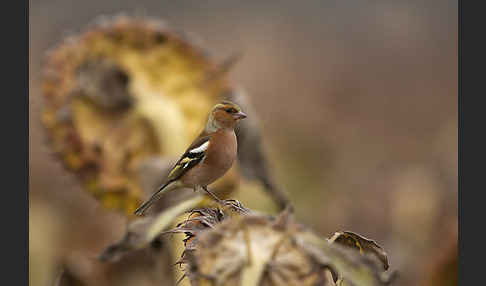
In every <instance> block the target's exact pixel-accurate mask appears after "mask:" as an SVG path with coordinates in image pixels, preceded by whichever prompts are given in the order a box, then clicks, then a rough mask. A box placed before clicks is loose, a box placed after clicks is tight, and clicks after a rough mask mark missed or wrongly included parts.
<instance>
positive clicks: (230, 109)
mask: <svg viewBox="0 0 486 286" xmlns="http://www.w3.org/2000/svg"><path fill="white" fill-rule="evenodd" d="M225 111H226V112H228V113H232V112H233V108H226V109H225Z"/></svg>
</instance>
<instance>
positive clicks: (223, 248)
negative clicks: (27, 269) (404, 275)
mask: <svg viewBox="0 0 486 286" xmlns="http://www.w3.org/2000/svg"><path fill="white" fill-rule="evenodd" d="M171 232H183V233H185V234H186V238H185V239H184V244H185V250H184V252H183V255H182V258H181V260H180V261H179V264H181V265H182V266H183V267H184V273H185V274H184V277H188V278H189V280H190V281H191V285H242V286H243V285H244V286H246V285H269V286H270V285H335V283H338V284H340V285H386V284H387V283H388V279H387V277H386V274H384V272H383V270H382V268H381V267H383V266H378V265H377V264H376V263H374V260H373V258H371V257H370V256H367V255H362V254H360V252H359V251H356V250H355V249H354V248H347V247H343V246H345V245H341V244H340V243H333V242H332V241H330V240H329V241H328V240H327V239H321V238H319V237H318V236H316V235H315V234H313V233H312V232H311V231H310V230H308V229H307V228H305V227H304V226H302V225H301V224H298V223H297V222H295V221H294V219H293V218H292V216H291V215H290V212H289V211H284V212H283V213H282V214H280V215H279V216H278V217H270V216H266V215H262V214H257V213H254V212H249V213H238V214H236V215H234V214H233V215H231V214H230V213H229V211H228V210H226V211H222V210H220V209H211V208H204V209H199V210H196V211H194V212H192V213H191V214H190V215H189V216H188V218H187V219H186V220H185V221H183V222H182V223H180V224H179V225H178V226H177V228H176V229H174V230H172V231H171ZM353 235H354V236H353V237H354V238H355V239H356V241H360V243H361V245H365V241H369V240H366V239H364V238H362V237H361V236H359V235H356V234H353ZM337 241H341V239H338V240H337ZM380 249H381V248H380ZM184 277H183V278H184Z"/></svg>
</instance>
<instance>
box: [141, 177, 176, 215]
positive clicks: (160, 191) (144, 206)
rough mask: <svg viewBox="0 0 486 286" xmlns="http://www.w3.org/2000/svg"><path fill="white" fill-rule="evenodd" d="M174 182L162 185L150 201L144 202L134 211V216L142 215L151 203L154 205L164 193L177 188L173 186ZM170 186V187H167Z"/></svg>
mask: <svg viewBox="0 0 486 286" xmlns="http://www.w3.org/2000/svg"><path fill="white" fill-rule="evenodd" d="M173 183H174V181H168V182H167V183H165V184H163V185H162V186H161V187H160V188H159V190H158V191H157V192H155V193H154V194H153V195H152V196H151V197H150V199H148V200H146V201H145V202H144V203H143V204H142V205H141V206H139V207H138V209H136V210H135V212H134V214H135V215H143V214H144V213H145V211H146V210H148V209H149V208H150V207H151V206H152V204H153V203H155V202H156V201H157V200H159V198H160V197H161V196H162V194H163V193H165V192H166V191H169V190H172V189H174V187H177V186H176V184H173ZM169 186H170V187H169Z"/></svg>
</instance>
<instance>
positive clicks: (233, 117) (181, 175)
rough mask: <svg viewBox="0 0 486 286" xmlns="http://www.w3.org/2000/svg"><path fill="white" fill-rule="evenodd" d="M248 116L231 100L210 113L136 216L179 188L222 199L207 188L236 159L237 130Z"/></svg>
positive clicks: (138, 209) (139, 208)
mask: <svg viewBox="0 0 486 286" xmlns="http://www.w3.org/2000/svg"><path fill="white" fill-rule="evenodd" d="M246 117H247V115H246V114H245V113H243V112H242V111H241V108H240V107H239V106H238V105H237V104H236V103H233V102H231V101H226V100H224V101H221V102H220V103H218V104H216V105H215V106H214V107H213V108H212V109H211V111H210V113H209V115H208V119H207V122H206V126H205V128H204V129H203V130H202V131H201V133H200V134H199V136H198V137H197V138H196V139H194V141H193V142H192V144H190V145H189V147H188V148H187V149H186V151H185V152H184V154H182V156H181V157H180V158H179V160H178V161H177V163H176V164H175V165H174V166H173V167H172V169H171V171H170V172H169V175H168V176H167V181H166V182H165V183H164V184H163V185H162V186H160V187H159V189H158V190H157V191H156V192H155V193H154V194H153V195H152V196H151V197H150V198H149V199H148V200H147V201H145V202H144V203H143V204H142V205H140V207H138V208H137V209H136V210H135V212H134V214H135V215H143V214H144V213H145V211H146V210H148V209H149V208H150V206H151V205H152V204H153V203H155V202H156V201H157V200H158V199H159V198H160V197H161V195H162V194H163V193H165V192H168V191H170V190H175V189H180V188H192V189H194V191H197V190H199V189H200V188H202V189H203V190H204V191H205V192H206V193H208V194H209V195H210V196H211V197H213V199H215V200H216V201H218V202H221V200H220V199H219V198H218V197H216V196H215V195H214V194H213V193H212V192H210V191H209V190H208V188H207V186H208V185H210V184H211V183H213V182H214V181H216V180H217V179H219V178H220V177H222V176H223V175H224V174H225V173H226V172H227V171H228V170H229V169H230V168H231V166H232V165H233V162H234V161H235V159H236V156H237V139H236V134H235V127H236V126H237V124H238V122H239V121H240V120H242V119H244V118H246Z"/></svg>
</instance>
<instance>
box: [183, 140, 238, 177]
mask: <svg viewBox="0 0 486 286" xmlns="http://www.w3.org/2000/svg"><path fill="white" fill-rule="evenodd" d="M236 153H237V143H236V135H235V133H234V131H232V130H218V131H216V132H215V134H213V135H212V136H211V139H210V143H209V146H208V149H207V150H206V155H205V158H204V159H203V161H202V162H201V163H200V164H198V165H197V166H195V167H194V168H192V169H191V170H189V171H187V173H186V174H185V175H184V176H183V178H181V179H182V181H183V183H185V184H187V185H191V186H194V185H201V186H206V185H209V184H211V183H213V182H214V181H216V180H217V179H218V178H220V177H221V176H223V175H224V174H225V173H226V172H227V171H228V170H229V169H230V168H231V166H232V165H233V162H234V160H235V159H236Z"/></svg>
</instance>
